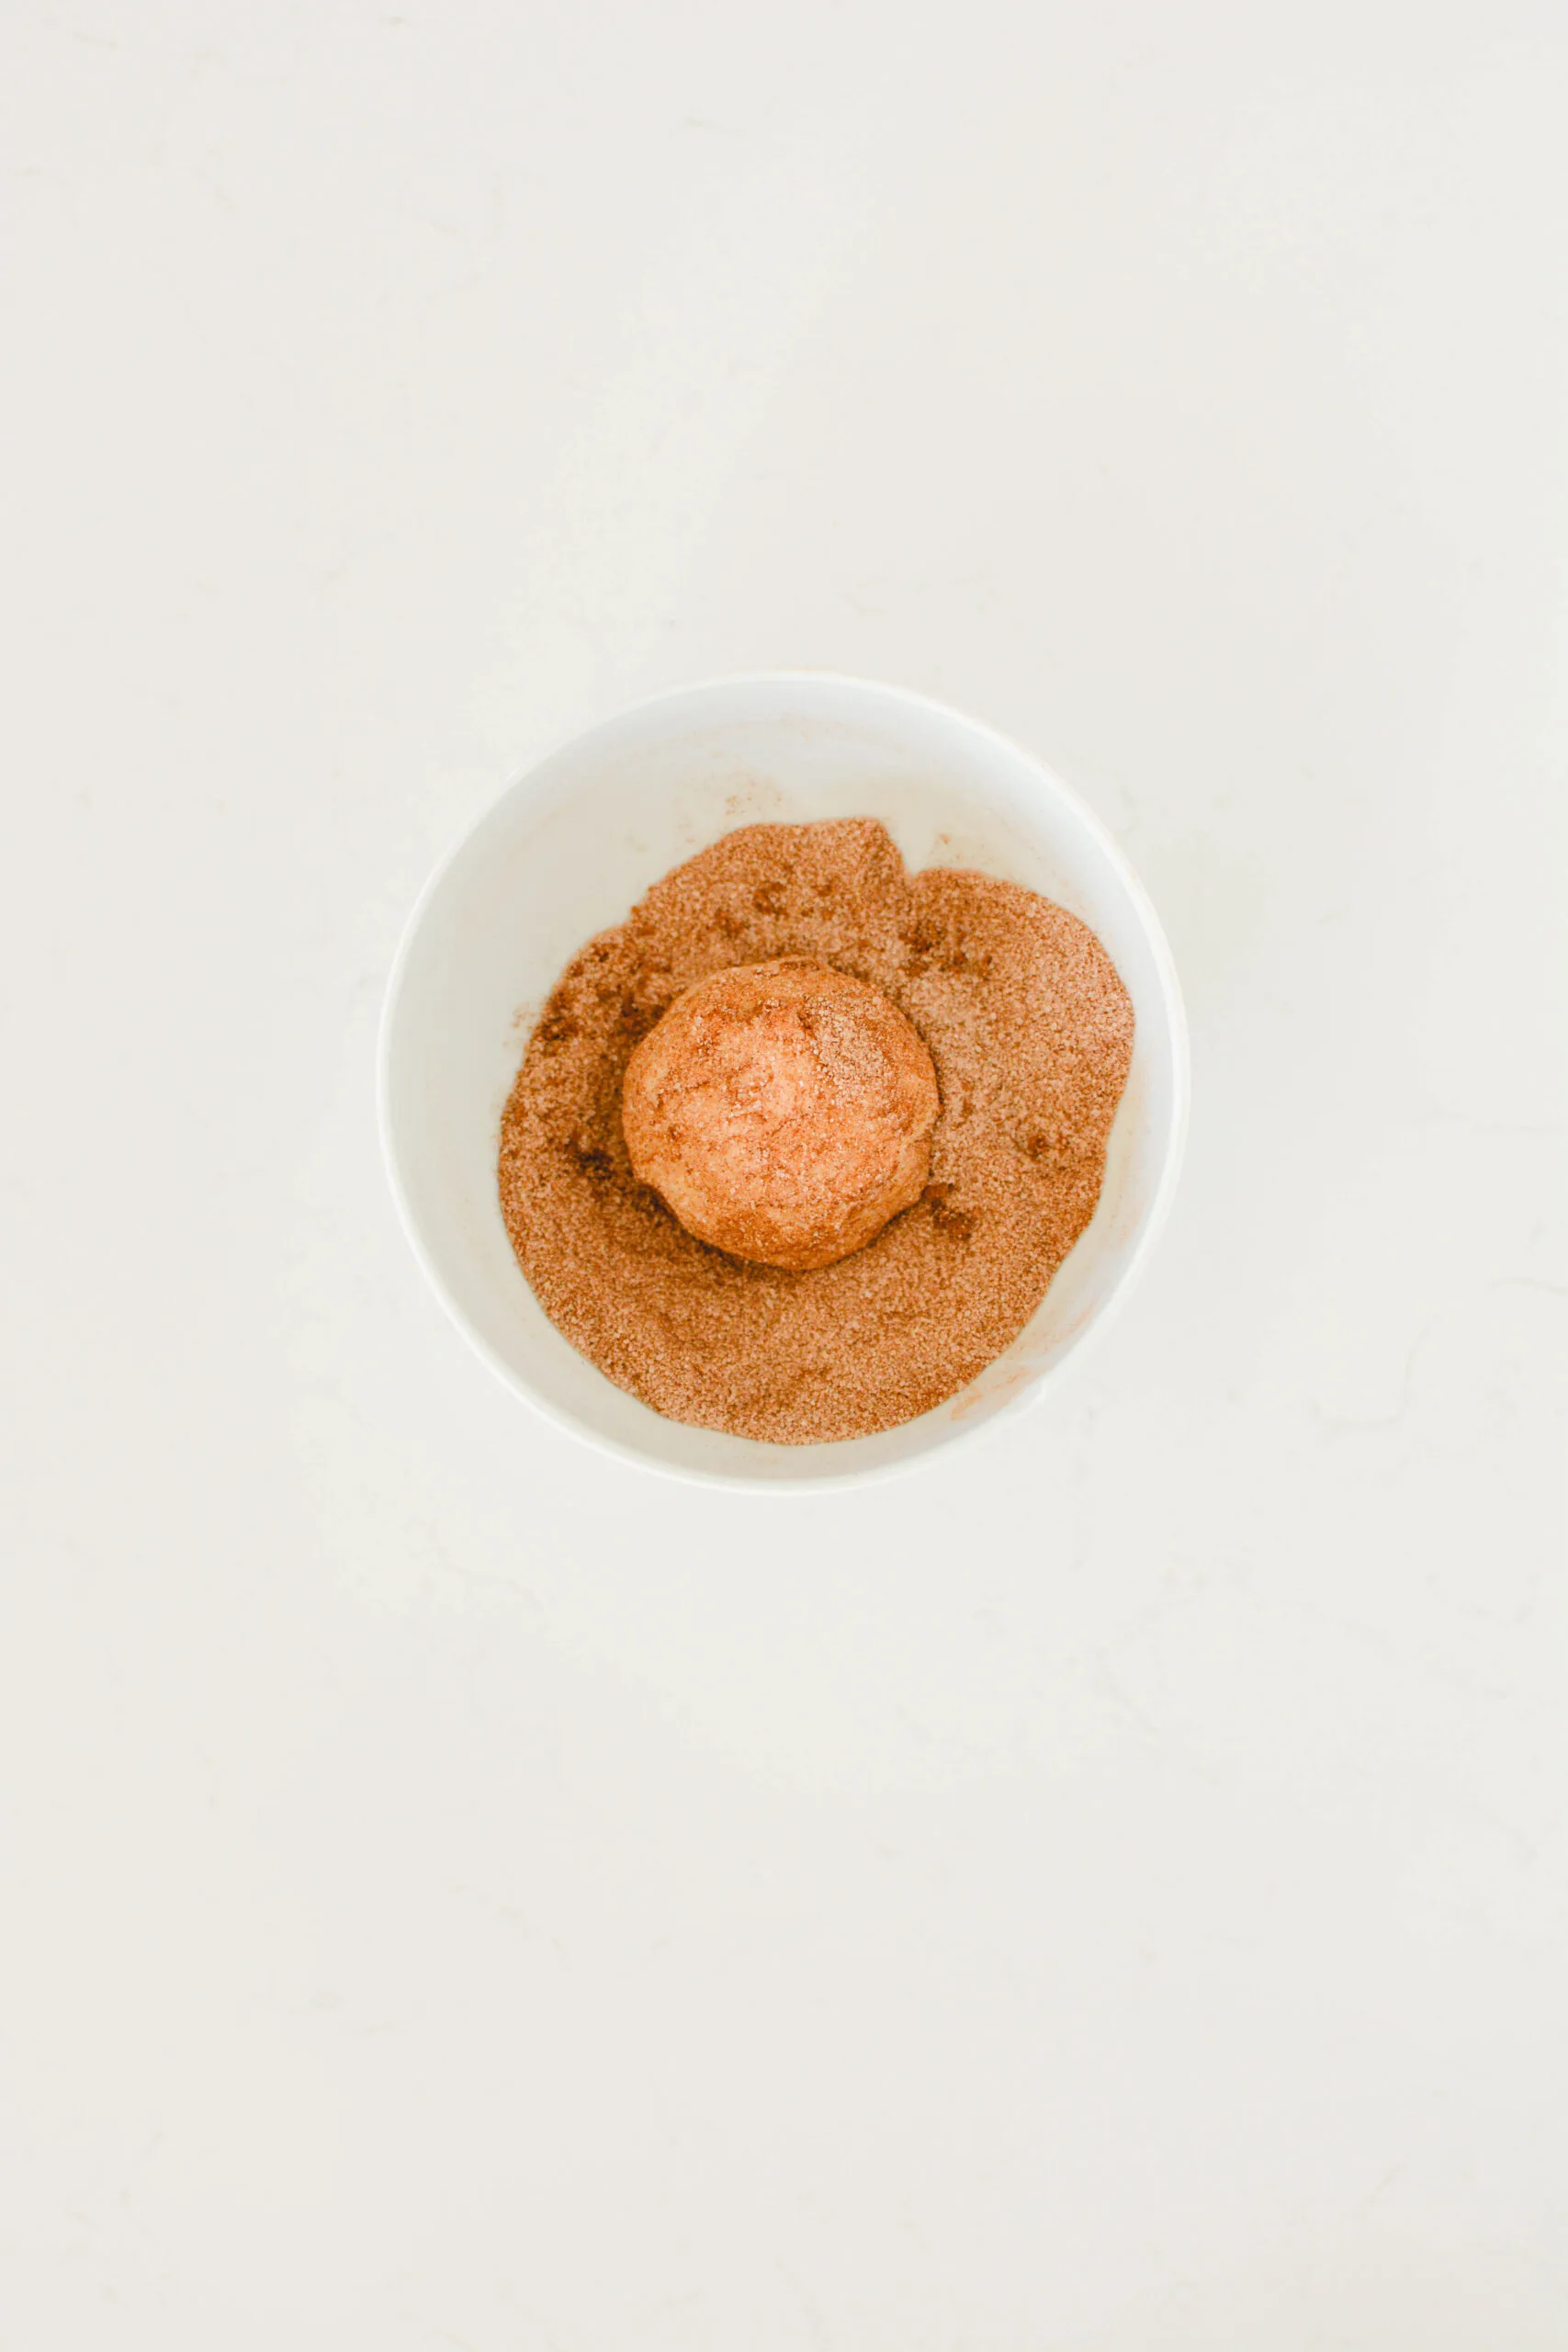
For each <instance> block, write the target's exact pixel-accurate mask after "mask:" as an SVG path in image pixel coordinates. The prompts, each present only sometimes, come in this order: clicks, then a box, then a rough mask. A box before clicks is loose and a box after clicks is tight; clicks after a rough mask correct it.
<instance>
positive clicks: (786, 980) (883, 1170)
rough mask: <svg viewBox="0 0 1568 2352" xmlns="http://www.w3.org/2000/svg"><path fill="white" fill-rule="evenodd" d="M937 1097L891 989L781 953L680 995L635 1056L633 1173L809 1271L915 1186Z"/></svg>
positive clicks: (685, 1212) (759, 1251) (763, 1258)
mask: <svg viewBox="0 0 1568 2352" xmlns="http://www.w3.org/2000/svg"><path fill="white" fill-rule="evenodd" d="M939 1107H940V1098H939V1095H938V1091H937V1080H936V1071H935V1069H934V1068H933V1066H932V1062H931V1055H930V1054H929V1053H928V1052H927V1050H926V1047H925V1046H924V1044H923V1043H922V1041H921V1039H920V1036H919V1032H918V1031H917V1030H916V1029H915V1028H914V1027H913V1026H912V1025H911V1023H909V1022H908V1021H907V1020H906V1019H905V1017H904V1015H903V1013H901V1012H899V1010H898V1008H897V1005H896V1004H894V1002H893V1001H892V1000H891V998H890V997H887V996H885V995H884V994H883V991H882V990H881V989H878V988H874V987H873V986H872V984H871V983H870V982H869V981H868V980H857V979H855V978H853V977H852V975H851V974H849V973H847V972H840V971H836V970H834V969H833V967H831V966H830V965H827V964H818V963H814V962H811V961H809V960H807V958H804V957H798V956H784V957H782V958H780V959H779V960H777V961H776V962H773V963H768V964H738V965H732V966H730V967H729V968H728V970H725V971H722V972H715V973H713V974H712V975H711V976H710V977H709V978H706V979H704V980H698V981H697V982H696V983H695V985H694V987H692V988H689V989H686V991H685V992H684V994H683V995H682V996H680V997H677V999H676V1000H675V1002H674V1003H673V1004H672V1005H671V1007H670V1009H669V1011H668V1012H666V1013H665V1014H664V1016H663V1018H662V1020H660V1022H659V1023H658V1024H657V1026H656V1027H655V1028H653V1029H651V1030H650V1031H649V1035H647V1036H646V1037H645V1038H644V1039H643V1040H642V1043H641V1044H640V1045H639V1046H637V1050H636V1052H635V1053H634V1054H633V1056H632V1057H631V1060H630V1061H629V1063H628V1064H627V1066H626V1079H625V1082H624V1085H623V1090H622V1095H621V1125H622V1131H623V1133H624V1134H625V1136H626V1149H627V1152H628V1154H629V1155H630V1159H631V1163H632V1168H633V1170H634V1172H635V1173H636V1175H637V1177H638V1178H639V1179H640V1181H641V1182H643V1183H645V1184H650V1185H652V1187H653V1188H654V1190H655V1191H656V1192H657V1193H660V1194H661V1196H662V1197H663V1199H664V1201H665V1202H666V1203H667V1204H668V1205H669V1207H670V1208H671V1209H672V1210H673V1212H674V1214H675V1215H676V1216H678V1217H679V1218H680V1220H681V1223H682V1225H683V1226H684V1227H686V1229H687V1231H688V1232H689V1233H694V1234H695V1235H696V1237H697V1238H698V1239H699V1240H700V1241H706V1242H709V1243H711V1244H712V1246H713V1247H714V1248H715V1249H716V1250H727V1251H728V1253H729V1255H730V1256H732V1257H736V1258H746V1259H750V1260H751V1261H754V1262H755V1263H758V1264H761V1265H765V1266H780V1267H784V1268H787V1269H790V1270H792V1271H795V1272H803V1271H805V1270H806V1269H807V1268H808V1267H812V1266H829V1265H831V1264H832V1263H833V1262H834V1261H835V1260H836V1259H839V1258H845V1257H848V1255H849V1254H850V1252H851V1250H858V1249H860V1248H861V1247H862V1245H863V1243H865V1242H867V1241H869V1240H870V1239H871V1238H872V1237H873V1235H874V1234H876V1233H879V1232H880V1231H881V1230H882V1227H884V1226H885V1225H886V1223H887V1220H888V1219H889V1217H892V1216H897V1214H898V1212H899V1210H900V1209H907V1208H908V1207H909V1206H910V1205H911V1204H912V1203H913V1202H915V1201H917V1200H919V1196H920V1193H921V1192H922V1190H923V1189H924V1186H925V1182H926V1179H927V1177H928V1175H929V1174H930V1172H931V1129H932V1127H933V1126H934V1125H935V1124H936V1116H937V1112H938V1109H939Z"/></svg>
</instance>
